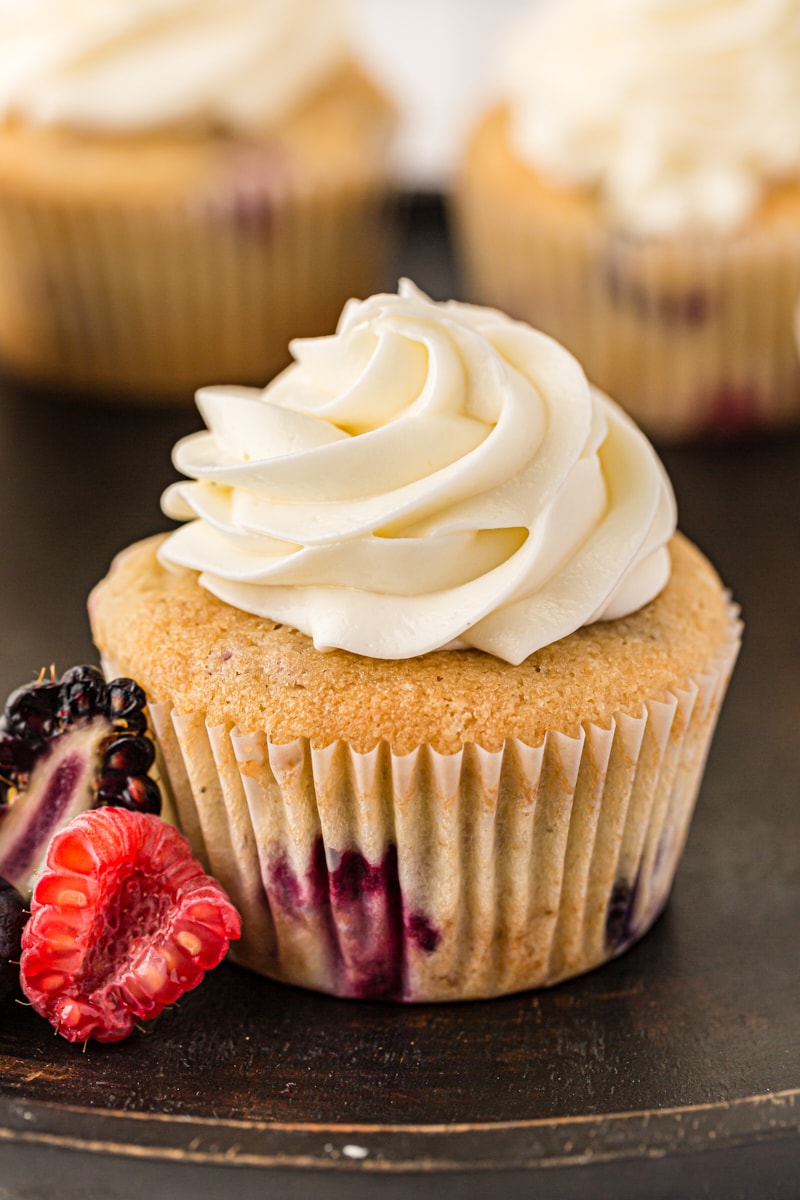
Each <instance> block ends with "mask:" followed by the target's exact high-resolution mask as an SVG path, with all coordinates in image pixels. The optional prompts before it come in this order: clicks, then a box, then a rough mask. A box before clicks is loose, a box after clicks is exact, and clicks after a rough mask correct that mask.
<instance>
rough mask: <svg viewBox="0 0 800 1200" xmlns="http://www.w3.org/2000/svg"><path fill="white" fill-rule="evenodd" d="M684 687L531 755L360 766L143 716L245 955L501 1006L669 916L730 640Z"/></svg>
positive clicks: (358, 983)
mask: <svg viewBox="0 0 800 1200" xmlns="http://www.w3.org/2000/svg"><path fill="white" fill-rule="evenodd" d="M740 633H741V626H740V623H739V620H738V612H737V610H736V609H735V608H734V607H733V606H731V607H730V625H729V630H728V634H727V637H726V639H725V641H724V644H723V645H722V646H721V648H720V650H719V652H718V653H717V654H716V655H715V657H714V659H713V661H712V662H710V663H709V664H708V666H707V668H706V669H705V670H704V671H702V672H700V673H698V674H696V675H693V676H692V677H691V678H690V679H688V680H687V681H686V684H685V686H683V687H680V688H675V689H674V690H672V691H671V692H670V693H669V694H666V695H662V696H659V697H653V698H652V699H649V700H648V701H647V702H646V703H645V704H644V705H643V706H642V710H641V712H640V713H638V714H630V713H618V714H617V715H616V716H615V717H614V718H613V720H612V721H611V722H610V725H609V727H608V728H607V729H604V728H600V727H598V726H597V725H594V724H589V723H587V724H586V725H585V726H584V727H582V728H581V731H580V733H579V734H578V735H577V736H567V735H565V734H563V733H559V732H557V731H553V732H550V733H548V734H547V735H546V737H545V739H544V741H543V743H542V744H541V745H539V746H535V747H531V746H527V745H525V744H523V743H522V742H520V741H517V740H509V741H508V742H506V744H505V745H504V747H503V749H502V750H500V751H497V752H495V753H490V752H488V751H485V750H483V749H481V748H480V747H479V746H476V745H468V746H465V747H464V748H463V750H462V751H460V752H459V753H457V754H452V755H442V754H439V753H437V752H436V751H435V750H433V749H432V748H431V747H430V746H420V747H418V748H417V749H415V750H414V751H413V752H412V753H410V754H404V755H397V754H394V753H392V751H391V750H390V749H389V747H388V746H387V745H386V744H385V743H381V744H379V745H378V746H376V747H375V749H374V750H372V751H371V752H369V753H366V754H362V753H357V752H356V751H355V750H353V748H352V747H350V746H349V745H347V744H346V743H345V742H341V741H339V742H335V743H333V744H332V745H330V746H327V747H325V748H324V749H317V748H314V747H313V746H312V745H311V744H310V743H309V741H308V740H307V739H298V740H297V741H294V742H291V743H290V744H287V745H274V744H273V743H272V742H271V741H270V739H269V736H268V732H267V731H266V730H259V731H251V732H247V733H245V732H242V731H240V730H237V729H236V728H234V729H230V728H228V727H225V726H215V725H209V724H208V723H207V722H206V720H205V718H204V715H203V714H202V713H188V714H180V713H177V712H175V711H173V710H172V708H171V707H170V705H169V704H151V705H150V714H151V719H152V723H153V726H154V728H155V732H156V736H157V739H158V742H159V751H160V755H159V766H160V771H161V773H162V776H163V777H164V778H165V779H166V780H168V784H169V787H170V790H171V792H172V798H173V802H174V806H175V810H176V812H177V814H178V819H179V823H180V824H181V826H182V828H183V830H184V832H185V834H186V835H187V837H188V838H189V840H190V842H191V843H192V846H193V848H194V850H195V853H196V854H197V855H198V856H199V857H200V859H201V860H202V861H203V864H204V866H205V867H206V869H207V870H208V871H210V872H211V873H212V874H213V875H215V876H216V877H217V879H219V881H220V882H221V883H222V884H223V886H224V887H225V888H226V889H227V891H228V892H229V894H230V896H231V898H232V900H233V901H234V903H235V904H236V905H237V907H238V908H239V910H240V911H241V913H242V916H243V936H242V940H241V942H240V943H237V945H236V947H235V948H233V949H232V956H233V957H234V958H235V960H236V961H237V962H239V963H240V964H242V965H244V966H246V967H249V968H251V969H252V970H254V971H258V972H260V973H262V974H265V975H268V976H270V977H272V978H274V979H278V980H283V981H285V982H287V983H292V984H299V985H302V986H304V987H308V988H313V989H316V990H319V991H323V992H330V993H333V994H335V995H339V996H351V997H360V998H369V999H392V1000H404V1001H433V1000H456V999H469V998H479V997H488V996H495V995H500V994H503V993H508V992H513V991H518V990H521V989H526V988H532V987H539V986H543V985H548V984H553V983H556V982H558V981H559V980H561V979H565V978H567V977H569V976H572V975H576V974H578V973H580V972H583V971H587V970H589V969H590V968H592V967H595V966H597V965H598V964H600V963H602V962H604V961H606V960H607V959H609V958H612V957H614V956H615V955H617V954H619V953H621V952H622V951H623V950H625V949H626V948H627V947H628V946H630V945H631V944H632V943H633V942H635V941H636V940H637V939H638V938H639V937H640V936H641V935H642V934H643V933H644V932H645V931H646V930H647V929H648V928H649V927H650V925H651V924H652V922H653V921H654V920H655V919H656V917H657V916H658V915H659V913H660V912H661V910H662V909H663V907H664V905H665V903H666V901H667V897H668V895H669V892H670V888H671V886H672V881H673V878H674V875H675V871H676V867H677V864H678V860H679V858H680V855H681V852H682V849H683V845H684V842H685V839H686V835H687V830H688V827H689V822H690V819H691V815H692V811H693V808H694V803H695V798H696V795H697V791H698V788H699V784H700V779H701V776H702V772H703V767H704V763H705V757H706V753H707V750H708V746H709V743H710V741H711V736H712V733H713V729H714V725H715V722H716V718H717V715H718V713H719V709H720V705H721V703H722V699H723V696H724V693H725V689H726V686H727V682H728V679H729V677H730V673H731V670H732V668H733V664H734V662H735V659H736V655H737V652H738V648H739V641H740Z"/></svg>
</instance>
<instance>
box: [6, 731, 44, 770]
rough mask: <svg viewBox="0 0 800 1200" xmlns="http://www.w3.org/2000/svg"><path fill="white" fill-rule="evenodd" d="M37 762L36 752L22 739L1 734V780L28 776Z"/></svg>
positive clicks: (8, 734)
mask: <svg viewBox="0 0 800 1200" xmlns="http://www.w3.org/2000/svg"><path fill="white" fill-rule="evenodd" d="M35 760H36V752H35V750H34V749H33V748H32V747H31V746H29V745H28V743H27V742H24V741H23V740H22V738H18V737H14V735H13V734H10V733H0V779H11V778H12V777H14V778H19V777H20V776H21V775H27V774H28V772H29V771H30V770H31V768H32V767H33V764H34V762H35Z"/></svg>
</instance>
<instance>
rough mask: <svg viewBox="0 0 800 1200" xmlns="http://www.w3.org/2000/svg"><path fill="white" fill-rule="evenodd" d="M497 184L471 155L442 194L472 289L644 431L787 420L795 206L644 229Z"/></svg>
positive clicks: (792, 400) (793, 394)
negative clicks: (741, 225) (700, 230)
mask: <svg viewBox="0 0 800 1200" xmlns="http://www.w3.org/2000/svg"><path fill="white" fill-rule="evenodd" d="M484 174H485V175H486V177H485V178H484ZM501 183H502V181H501V180H499V179H495V178H492V177H489V173H488V172H484V173H481V172H480V171H479V169H478V168H477V167H474V168H473V169H472V170H471V171H470V170H467V171H466V172H465V174H464V176H463V178H462V184H461V187H460V190H459V194H458V196H457V199H456V201H455V209H454V211H455V217H456V224H457V229H458V234H459V238H460V245H461V250H462V256H463V260H464V266H465V276H466V283H467V286H468V291H469V294H470V296H471V298H472V299H473V300H475V301H476V302H478V303H482V304H490V305H495V306H497V307H500V308H503V309H504V310H505V311H507V312H509V313H510V314H511V315H512V316H516V317H518V318H520V319H523V320H526V321H528V322H529V323H531V324H532V325H534V326H536V327H537V328H541V329H543V330H544V331H545V332H547V333H550V334H551V335H552V336H554V337H556V338H557V339H558V340H559V341H561V342H563V343H564V345H565V346H566V347H567V348H568V349H569V350H571V351H572V352H573V353H574V354H575V356H576V357H577V358H578V361H579V362H580V363H581V365H582V366H583V367H584V369H585V371H586V373H587V375H588V376H589V378H590V380H591V381H592V382H593V383H595V384H596V385H597V386H598V387H600V388H602V389H603V390H604V391H606V392H608V394H609V395H611V396H613V397H614V399H616V400H617V401H618V402H619V403H620V404H622V405H623V407H625V408H626V409H627V410H628V412H630V413H631V415H632V416H633V417H634V418H635V420H636V421H637V422H638V423H639V424H641V425H642V427H643V428H644V429H646V430H647V431H648V432H650V433H651V434H653V435H654V436H656V437H660V438H664V439H667V440H678V439H683V438H691V437H693V436H696V435H705V434H714V433H736V432H742V433H745V432H748V431H754V430H757V429H760V428H775V427H780V426H784V425H787V424H789V423H792V422H796V421H798V420H800V363H798V357H797V353H796V350H795V347H794V345H793V338H792V312H793V310H794V306H795V304H796V302H797V297H798V295H800V205H799V206H798V212H797V216H796V219H795V220H794V221H793V222H792V221H787V222H784V223H778V222H777V221H775V222H773V223H772V224H771V225H767V224H766V222H765V223H764V224H763V227H762V228H759V229H754V230H753V231H752V232H748V233H746V234H742V235H740V236H737V237H731V238H728V239H723V238H716V239H715V238H713V237H711V238H707V239H705V240H701V239H697V238H693V239H689V238H687V239H685V240H678V239H670V240H647V239H635V238H631V237H625V236H624V235H622V234H620V233H619V232H618V231H617V232H615V231H613V230H611V229H608V228H604V226H603V224H602V220H601V217H600V216H599V214H598V215H594V214H591V213H590V211H589V210H588V208H586V207H585V206H581V208H580V211H576V210H575V208H574V207H572V206H571V205H570V203H569V201H568V200H567V199H565V202H564V204H563V205H558V204H557V203H555V202H553V198H552V195H551V196H550V197H549V200H548V201H547V202H544V201H539V202H537V199H536V196H535V195H529V194H527V193H526V194H525V195H512V194H511V191H510V189H509V188H505V189H503V188H502V187H501Z"/></svg>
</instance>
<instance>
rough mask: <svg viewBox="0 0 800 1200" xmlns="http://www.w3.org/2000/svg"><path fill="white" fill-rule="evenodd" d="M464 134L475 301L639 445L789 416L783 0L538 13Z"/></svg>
mask: <svg viewBox="0 0 800 1200" xmlns="http://www.w3.org/2000/svg"><path fill="white" fill-rule="evenodd" d="M509 44H510V50H509V52H508V54H507V57H506V60H505V67H504V74H503V79H502V85H501V89H500V96H499V98H498V101H497V103H496V104H495V106H494V107H493V108H492V110H491V111H490V112H488V113H487V114H486V116H485V117H484V118H483V119H482V121H481V122H480V124H479V126H478V127H477V129H476V130H475V131H474V134H473V136H472V138H471V140H470V143H469V145H468V148H467V151H466V153H465V157H464V161H463V164H462V168H461V171H460V174H459V179H458V183H457V188H456V192H457V196H456V205H455V207H456V214H457V224H458V232H459V238H460V247H461V250H462V252H463V261H464V267H465V272H466V279H467V283H468V290H469V291H470V293H471V294H472V295H473V296H474V298H475V299H476V300H479V301H481V302H483V303H488V304H496V305H498V306H500V307H503V308H504V309H506V310H508V311H510V312H511V313H513V314H515V315H517V316H520V317H523V318H525V319H526V320H529V321H531V322H532V323H534V324H536V325H538V326H540V327H541V328H543V329H544V330H546V331H548V332H550V333H552V334H553V335H554V336H556V337H558V338H559V339H560V340H562V341H563V342H564V343H565V345H566V346H567V347H568V348H569V349H570V350H572V351H573V352H574V353H575V354H576V355H577V356H578V358H579V359H580V360H581V362H582V364H583V366H584V368H585V369H586V371H587V373H588V375H589V377H590V378H591V379H592V381H593V382H595V383H596V384H597V385H598V386H600V387H602V388H604V389H605V390H606V391H608V392H609V393H610V394H611V395H613V396H614V397H615V399H617V400H618V401H619V402H620V403H622V404H623V406H624V407H625V408H627V409H628V411H629V412H631V413H632V414H633V416H634V417H635V418H636V419H637V420H638V421H639V422H640V423H641V424H642V426H643V427H644V428H646V429H647V430H648V431H649V432H651V433H652V434H654V435H656V436H659V437H662V438H666V439H680V438H686V437H692V436H695V435H703V434H706V433H712V434H713V433H725V432H732V431H747V430H751V429H756V428H761V427H772V428H775V427H780V426H782V425H786V424H788V423H790V422H793V421H796V420H797V419H798V417H800V369H799V368H798V362H797V356H796V355H795V353H794V349H793V346H792V328H791V327H792V310H793V306H794V302H795V299H796V296H797V294H798V291H800V4H798V3H797V0H771V2H770V3H764V2H763V0H646V2H644V3H643V2H641V0H559V3H554V2H552V0H540V2H539V3H537V5H536V6H535V8H534V9H533V10H532V11H531V12H530V13H529V14H528V16H527V18H526V21H525V22H524V23H523V24H522V25H521V27H520V28H518V29H517V30H515V32H514V36H513V38H512V39H511V40H510V43H509Z"/></svg>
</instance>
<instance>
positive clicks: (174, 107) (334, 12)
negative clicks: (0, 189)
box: [0, 0, 346, 133]
mask: <svg viewBox="0 0 800 1200" xmlns="http://www.w3.org/2000/svg"><path fill="white" fill-rule="evenodd" d="M345 57H346V48H345V44H344V33H343V19H342V6H341V3H340V0H102V2H101V3H98V2H97V0H0V119H2V118H3V117H4V116H5V117H8V116H16V117H22V118H24V119H25V120H27V121H30V122H32V123H35V124H41V125H57V126H66V127H69V128H77V129H81V130H92V131H109V132H112V131H113V132H123V133H124V132H130V131H144V130H151V129H157V128H161V127H167V126H175V125H184V124H194V123H201V122H205V123H211V124H213V125H218V126H221V127H232V128H235V129H244V130H247V129H250V128H254V127H255V128H261V127H265V126H269V125H270V124H272V123H274V122H276V121H279V120H280V119H282V118H283V117H284V116H285V115H286V114H287V113H289V112H291V111H292V109H293V108H294V107H296V106H297V105H298V104H299V103H300V102H301V101H302V100H303V99H305V98H306V96H307V95H309V94H310V92H311V91H312V90H313V89H314V88H316V87H318V86H320V85H321V84H322V83H324V81H325V79H326V78H327V77H328V76H329V75H330V74H331V73H332V72H333V71H334V69H335V68H336V67H338V66H340V65H341V64H342V63H343V62H344V60H345Z"/></svg>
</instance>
